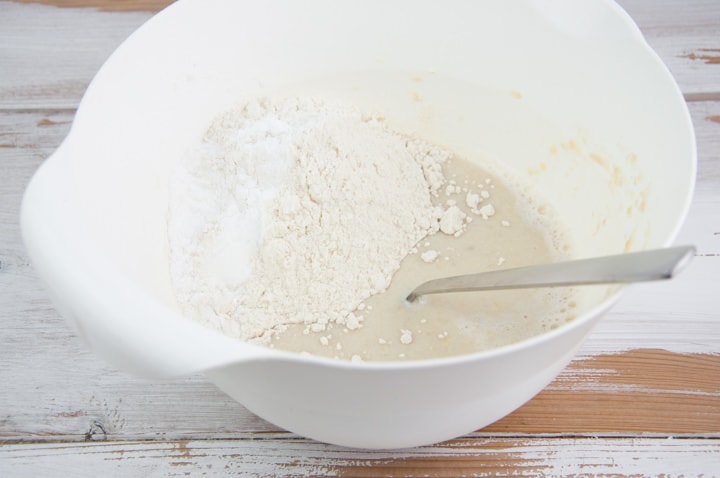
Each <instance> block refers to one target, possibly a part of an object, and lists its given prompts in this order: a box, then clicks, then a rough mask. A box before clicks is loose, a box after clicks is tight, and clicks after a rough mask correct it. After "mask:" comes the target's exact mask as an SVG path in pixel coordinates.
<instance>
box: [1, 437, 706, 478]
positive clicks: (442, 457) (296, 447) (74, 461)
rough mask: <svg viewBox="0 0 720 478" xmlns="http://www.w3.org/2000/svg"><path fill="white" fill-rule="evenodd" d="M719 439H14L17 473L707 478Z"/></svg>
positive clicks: (9, 466) (10, 460) (10, 454)
mask: <svg viewBox="0 0 720 478" xmlns="http://www.w3.org/2000/svg"><path fill="white" fill-rule="evenodd" d="M718 452H720V449H719V448H718V444H717V441H715V440H707V439H702V438H682V439H668V438H643V439H638V438H627V437H616V438H583V437H548V438H540V439H534V438H532V437H505V438H503V437H480V436H477V437H474V436H470V437H466V438H462V439H457V440H452V441H449V442H446V443H443V444H440V445H436V446H430V447H419V448H414V449H412V450H397V451H393V452H373V451H362V450H347V449H343V448H338V447H334V446H328V445H323V444H320V443H317V442H313V441H311V440H305V439H301V438H297V437H294V436H291V435H288V434H267V435H266V436H264V437H258V438H257V439H255V440H215V441H197V440H179V441H163V440H158V441H128V442H123V443H107V442H91V443H82V444H72V445H68V444H62V443H48V444H27V445H6V446H4V447H1V448H0V463H2V465H0V466H3V467H4V468H5V471H6V472H8V473H9V474H10V476H14V473H15V472H16V471H19V472H23V470H24V469H25V466H24V464H25V463H33V464H34V469H35V471H37V472H38V473H39V475H38V476H49V475H55V474H56V475H57V476H75V477H95V476H97V473H98V472H99V471H100V470H102V474H103V476H104V477H106V478H111V477H135V476H137V477H141V476H142V477H145V476H195V475H198V476H200V475H203V476H204V475H208V476H284V477H308V476H340V477H374V476H385V477H394V476H398V477H401V476H402V477H458V476H528V477H530V476H532V477H537V476H691V475H692V476H700V474H701V473H688V470H697V471H699V472H706V473H707V476H713V470H718V469H720V454H719V453H718Z"/></svg>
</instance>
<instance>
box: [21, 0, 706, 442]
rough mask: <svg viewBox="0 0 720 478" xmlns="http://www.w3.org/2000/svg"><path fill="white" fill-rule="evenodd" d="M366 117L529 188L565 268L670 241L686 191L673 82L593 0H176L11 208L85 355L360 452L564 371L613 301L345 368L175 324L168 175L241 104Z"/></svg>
mask: <svg viewBox="0 0 720 478" xmlns="http://www.w3.org/2000/svg"><path fill="white" fill-rule="evenodd" d="M269 94H293V95H313V96H322V97H327V98H330V99H335V100H341V101H349V102H352V103H355V104H357V105H358V106H359V107H361V108H373V109H374V110H379V111H382V112H383V113H384V114H385V116H386V118H387V121H388V122H389V123H390V124H391V125H394V126H396V127H397V128H398V129H403V130H412V131H415V132H416V133H417V135H418V136H420V137H422V138H425V139H427V140H430V141H433V142H436V143H438V144H442V145H444V146H446V147H448V148H450V149H451V150H453V151H455V152H456V153H458V154H460V155H462V156H465V157H467V158H469V159H470V160H478V158H486V159H488V158H489V159H490V160H492V161H493V162H494V163H495V164H496V166H497V167H498V168H499V169H498V170H503V171H505V172H507V173H508V174H511V175H513V176H514V177H515V178H516V179H517V180H519V181H521V182H525V183H527V184H531V185H532V186H531V187H532V191H531V192H532V194H537V195H538V196H539V197H542V201H543V202H546V203H548V204H549V205H551V206H552V208H553V209H554V210H555V212H556V213H557V216H558V217H559V218H560V219H561V220H562V222H564V223H565V224H568V225H570V226H571V227H570V229H571V231H570V232H571V240H572V242H573V243H574V244H575V246H576V248H577V251H578V255H579V256H593V255H602V254H609V253H619V252H622V251H624V250H642V249H646V248H656V247H661V246H665V245H668V244H670V243H671V242H672V240H673V238H674V237H675V235H676V232H677V231H678V228H679V227H680V225H681V223H682V221H683V219H684V217H685V214H686V211H687V209H688V205H689V202H690V199H691V195H692V189H693V184H694V178H695V165H696V152H695V143H694V136H693V130H692V125H691V121H690V118H689V115H688V111H687V108H686V106H685V103H684V101H683V97H682V95H681V93H680V91H679V90H678V87H677V86H676V84H675V83H674V81H673V79H672V77H671V75H670V74H669V72H668V71H667V69H666V68H665V67H664V66H663V64H662V63H661V61H660V60H659V59H658V57H657V56H656V55H655V54H654V53H653V52H652V51H651V49H650V48H649V47H648V45H647V44H646V43H645V41H644V40H643V38H642V35H641V34H640V32H639V30H638V29H637V27H636V26H635V25H634V24H633V22H632V21H631V20H630V18H629V17H628V16H627V15H626V14H625V13H624V12H623V11H622V10H621V9H620V8H619V7H618V6H617V5H615V4H614V3H612V2H610V1H606V0H592V1H590V0H586V1H582V2H578V1H574V0H557V1H540V0H536V1H533V0H524V1H521V0H517V1H513V2H507V1H504V0H497V1H482V2H478V1H471V0H467V1H461V0H456V1H447V2H436V1H416V0H397V1H393V2H386V1H380V0H346V1H335V0H311V1H304V2H295V1H291V0H270V1H263V2H252V1H235V0H180V1H179V2H177V3H175V4H173V5H171V6H170V7H169V8H167V9H166V10H164V11H162V12H160V13H159V14H158V15H156V16H155V17H154V18H153V19H151V20H150V21H149V22H148V23H147V24H145V25H144V26H143V27H141V28H140V29H139V30H138V31H137V32H135V33H134V34H133V35H132V36H131V37H130V38H129V39H128V40H127V41H126V42H125V43H124V44H123V45H122V46H121V47H120V48H118V50H117V51H116V52H115V53H114V54H113V55H112V56H111V58H110V59H109V60H108V61H107V63H106V64H105V65H104V66H103V67H102V69H101V70H100V72H99V73H98V75H97V76H96V78H95V79H94V81H93V82H92V84H91V85H90V87H89V88H88V90H87V93H86V95H85V97H84V98H83V100H82V104H81V106H80V108H79V109H78V112H77V115H76V118H75V121H74V124H73V127H72V130H71V132H70V134H69V135H68V137H67V139H66V140H65V141H64V142H63V144H62V145H61V146H60V148H59V149H58V150H57V152H55V154H53V155H52V157H51V158H49V159H48V160H47V161H46V162H45V163H44V164H43V165H42V167H41V168H40V169H39V170H38V172H37V174H36V175H35V177H34V178H33V180H32V182H31V184H30V185H29V187H28V189H27V192H26V196H25V199H24V203H23V210H22V228H23V234H24V239H25V241H26V245H27V249H28V251H29V254H30V257H31V259H32V261H33V263H34V265H35V267H36V269H37V271H38V273H39V274H40V275H41V276H42V277H43V279H44V280H45V281H46V282H47V284H48V285H49V289H50V290H51V292H52V294H53V296H54V299H55V301H56V303H57V307H58V309H59V310H60V311H61V312H62V313H63V315H65V316H66V317H67V318H68V319H70V321H71V322H72V323H73V324H75V326H76V328H77V331H78V333H79V334H80V335H81V336H83V337H84V338H85V339H86V340H87V342H88V343H89V344H90V346H91V347H92V349H93V350H94V351H95V352H96V353H97V354H98V355H100V356H102V357H104V358H105V359H107V360H108V361H110V362H111V363H113V364H115V365H116V366H117V367H120V368H122V369H125V370H129V371H132V372H135V373H138V374H141V375H145V376H152V377H173V376H179V375H184V374H191V373H196V372H202V373H204V374H206V375H207V376H208V377H209V379H210V380H212V381H213V382H214V383H216V384H217V385H218V386H219V387H220V388H221V389H222V390H224V391H226V392H227V393H228V394H230V395H231V396H232V397H234V398H235V399H237V400H238V401H239V402H240V403H242V404H243V405H245V406H246V407H247V408H248V409H250V410H252V411H253V412H255V413H257V414H258V415H260V416H261V417H263V418H265V419H267V420H269V421H270V422H272V423H275V424H277V425H279V426H281V427H284V428H286V429H288V430H291V431H294V432H297V433H299V434H302V435H305V436H308V437H312V438H316V439H318V440H322V441H325V442H330V443H335V444H340V445H347V446H353V447H365V448H396V447H408V446H414V445H422V444H429V443H433V442H438V441H441V440H445V439H449V438H452V437H455V436H459V435H461V434H464V433H467V432H470V431H473V430H475V429H478V428H480V427H483V426H485V425H487V424H489V423H491V422H493V421H495V420H497V419H499V418H501V417H502V416H504V415H506V414H508V413H509V412H511V411H512V410H514V409H515V408H517V407H519V406H520V405H522V404H523V403H524V402H526V401H527V400H529V399H530V398H531V397H533V396H534V395H535V394H536V393H537V392H539V391H540V390H541V389H542V388H543V387H544V386H545V385H547V384H548V383H549V382H550V381H551V380H552V379H553V378H554V377H555V376H556V375H557V374H558V373H559V372H560V370H561V369H562V368H563V367H564V366H565V365H566V364H567V363H568V361H569V360H570V359H571V358H572V357H573V354H575V352H576V351H577V350H578V348H579V347H580V345H581V344H582V342H583V340H584V338H585V337H586V336H587V335H588V333H589V332H590V330H591V329H592V327H593V326H594V325H595V323H596V322H597V321H598V320H599V319H600V317H601V315H602V314H603V313H604V312H606V311H607V310H608V308H609V307H610V306H611V305H612V304H613V303H614V302H615V301H616V299H617V297H618V293H617V291H610V290H609V289H606V288H597V287H595V288H592V289H588V290H589V291H590V292H588V294H590V296H591V299H592V300H593V301H594V302H595V303H596V304H597V305H596V306H594V307H592V308H591V310H588V311H586V312H585V313H584V314H582V315H581V316H580V317H578V318H577V319H576V320H575V321H573V322H571V323H569V324H567V325H564V326H562V327H560V328H558V329H556V330H554V331H552V332H549V333H547V334H545V335H542V336H538V337H534V338H532V339H529V340H525V341H523V342H520V343H516V344H513V345H510V346H506V347H502V348H498V349H495V350H492V351H488V352H482V353H476V354H472V355H465V356H460V357H456V358H448V359H438V360H426V361H414V362H404V363H400V362H398V363H349V362H340V361H333V360H329V359H323V358H318V357H308V356H300V355H297V354H290V353H284V352H280V351H276V350H271V349H267V348H262V347H257V346H253V345H250V344H246V343H242V342H239V341H236V340H233V339H230V338H228V337H225V336H222V335H220V334H219V333H216V332H214V331H212V330H209V329H205V328H203V327H201V326H199V325H197V324H196V323H194V322H193V321H191V320H189V319H187V318H185V317H183V316H181V315H180V314H179V313H178V311H177V307H176V305H175V300H174V298H173V294H172V291H171V287H170V279H169V272H168V255H167V231H166V212H167V204H168V191H167V190H168V172H169V170H170V169H171V166H172V164H173V162H174V161H176V160H177V159H178V158H179V157H180V156H182V154H183V152H184V151H186V150H187V149H188V148H189V147H191V146H192V145H193V144H195V143H196V142H197V141H199V139H200V138H201V136H202V134H203V132H204V130H205V129H206V128H207V126H208V125H209V123H210V121H211V120H212V118H213V117H214V116H215V115H216V114H217V113H218V112H219V111H221V110H223V109H225V108H227V107H228V105H230V104H232V103H233V102H235V101H236V100H239V99H241V98H244V97H251V96H260V95H269Z"/></svg>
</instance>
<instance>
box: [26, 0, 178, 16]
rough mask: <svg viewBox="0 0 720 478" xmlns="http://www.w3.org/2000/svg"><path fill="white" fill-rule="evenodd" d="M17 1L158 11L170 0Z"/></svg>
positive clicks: (131, 10)
mask: <svg viewBox="0 0 720 478" xmlns="http://www.w3.org/2000/svg"><path fill="white" fill-rule="evenodd" d="M14 1H16V2H17V3H39V4H43V5H52V6H56V7H62V8H95V9H97V10H100V11H104V12H153V13H154V12H159V11H160V10H162V9H163V8H165V7H167V6H168V5H170V4H171V3H173V2H172V1H171V0H14Z"/></svg>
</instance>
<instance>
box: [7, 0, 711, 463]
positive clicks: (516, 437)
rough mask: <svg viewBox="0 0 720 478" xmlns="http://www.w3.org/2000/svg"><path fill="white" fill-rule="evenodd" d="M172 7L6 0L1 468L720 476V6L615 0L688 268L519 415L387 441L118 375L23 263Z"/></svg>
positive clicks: (209, 391)
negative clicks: (627, 26)
mask: <svg viewBox="0 0 720 478" xmlns="http://www.w3.org/2000/svg"><path fill="white" fill-rule="evenodd" d="M38 3H51V4H52V3H54V4H58V5H62V6H65V7H69V8H56V7H54V6H48V5H40V4H38ZM167 3H169V1H168V0H127V1H120V0H117V1H111V0H57V1H54V2H53V1H47V2H34V3H31V2H22V3H14V2H7V1H0V168H1V170H0V477H11V476H33V477H35V476H88V477H90V476H93V477H94V476H103V477H114V476H118V477H120V476H123V477H134V476H138V477H140V476H188V475H208V476H238V475H239V476H274V475H280V476H315V475H333V476H337V475H342V476H376V475H377V476H380V475H382V476H488V475H516V476H517V475H519V476H538V475H585V476H590V475H606V476H607V475H613V476H631V475H632V476H635V475H646V476H648V475H656V476H680V475H684V476H700V475H704V476H720V2H718V1H717V0H692V1H684V0H622V1H621V4H622V5H623V6H624V7H625V8H626V9H627V10H628V12H629V13H630V14H631V15H632V16H633V18H634V19H635V20H636V21H637V22H638V24H639V26H640V27H641V29H642V30H643V32H644V33H645V35H646V36H647V38H648V41H649V42H650V43H651V45H652V46H653V47H654V48H655V49H656V50H657V52H658V53H659V54H660V56H661V57H662V58H663V60H664V61H665V62H666V64H667V65H668V66H669V68H670V69H671V70H672V72H673V74H674V75H675V77H676V78H677V80H678V82H679V84H680V86H681V88H682V90H683V92H684V94H685V97H686V99H687V101H688V105H689V107H690V111H691V113H692V117H693V120H694V122H695V128H696V131H697V139H698V148H699V155H700V162H699V174H698V183H697V193H696V196H695V199H694V202H693V205H692V209H691V211H690V215H689V217H688V219H687V222H686V224H685V227H684V228H683V230H682V233H681V235H680V238H679V240H678V243H694V244H696V245H697V248H698V254H697V257H696V258H695V260H694V261H693V263H692V264H691V266H690V267H689V269H688V270H687V271H686V272H685V273H684V274H683V275H681V277H679V278H678V279H677V280H675V281H672V282H670V283H663V284H653V285H649V286H645V285H638V286H634V287H633V288H632V289H631V290H630V291H629V292H628V294H627V295H626V296H625V297H624V299H623V300H622V301H621V303H620V304H619V305H618V306H617V307H615V308H614V309H613V311H612V312H611V313H610V314H609V316H607V317H606V318H605V319H604V320H603V321H602V322H601V325H600V326H599V327H598V328H597V329H596V330H595V332H594V333H593V335H592V336H591V338H590V339H589V340H588V342H587V343H586V345H585V346H584V347H583V349H582V351H581V353H580V354H579V355H578V357H577V358H576V359H575V360H574V361H573V362H572V364H571V365H570V366H569V367H568V368H567V369H566V370H565V371H564V372H563V373H562V374H561V375H560V376H559V377H558V378H557V380H555V381H554V382H553V383H552V384H551V385H550V386H549V387H547V389H546V390H544V391H543V392H542V393H540V394H539V395H538V396H537V397H536V398H535V399H533V400H532V401H530V402H529V403H528V404H526V405H525V406H523V407H522V408H520V409H519V410H517V411H516V412H515V413H513V414H511V415H510V416H508V417H506V418H504V419H502V420H500V421H498V422H497V423H495V424H493V425H491V426H489V427H487V428H485V429H483V430H478V431H477V432H475V433H472V434H470V435H468V436H465V437H462V438H459V439H456V440H452V441H449V442H446V443H442V444H439V445H436V446H428V447H421V448H416V449H410V450H402V451H393V452H369V451H356V450H348V449H342V448H338V447H334V446H328V445H324V444H320V443H317V442H314V441H312V440H308V439H304V438H301V437H298V436H296V435H293V434H291V433H288V432H285V431H283V430H280V429H278V428H276V427H274V426H273V425H270V424H268V423H266V422H265V421H263V420H261V419H259V418H257V417H255V416H254V415H252V414H251V413H250V412H248V411H247V410H245V409H244V408H243V407H242V406H241V405H239V404H237V403H235V402H233V401H232V400H230V399H229V398H227V397H226V396H225V395H224V394H222V393H221V392H219V391H218V390H216V389H215V387H214V386H213V385H211V384H210V383H208V382H207V381H206V380H205V379H204V378H203V377H201V376H193V377H190V378H187V379H184V380H176V381H170V382H150V381H143V380H139V379H136V378H134V377H132V376H129V375H127V374H125V373H122V372H119V371H117V370H115V369H113V368H111V367H110V366H108V365H106V364H105V363H103V362H101V361H100V360H98V359H97V358H96V357H95V356H93V355H92V354H91V353H90V352H88V351H87V349H86V348H85V347H84V346H83V345H82V344H81V343H80V341H79V340H78V339H77V338H76V337H75V336H73V334H72V333H71V332H70V329H69V328H68V327H66V325H65V323H64V321H63V320H62V319H61V318H60V317H59V316H58V314H57V313H56V311H55V310H54V309H53V308H52V306H51V304H50V302H49V300H48V296H47V294H46V293H45V291H44V290H43V288H42V286H41V285H40V284H39V283H38V280H37V279H36V276H35V273H34V272H33V269H32V267H31V266H30V265H29V264H28V259H27V257H26V254H25V251H24V248H23V245H22V243H21V239H20V233H19V227H18V211H19V205H20V199H21V195H22V192H23V190H24V188H25V185H26V184H27V181H28V180H29V178H30V176H31V175H32V173H33V172H34V171H35V169H36V168H37V167H38V165H39V164H40V163H41V162H42V161H43V160H44V159H45V158H46V157H47V156H48V155H50V154H51V153H52V152H53V150H54V149H55V148H56V147H57V146H58V145H59V144H60V142H61V141H62V139H63V137H64V136H65V135H66V134H67V132H68V129H69V127H70V123H71V121H72V119H73V115H74V113H75V109H76V106H77V104H78V101H79V99H80V97H81V95H82V93H83V91H84V89H85V88H86V86H87V84H88V82H89V81H90V79H91V78H92V76H93V74H94V73H95V72H96V71H97V69H98V68H99V67H100V65H101V64H102V62H103V61H104V59H105V58H106V57H107V56H108V55H109V54H110V53H111V51H112V50H113V49H114V48H115V47H116V46H117V45H118V44H119V43H120V42H121V41H122V40H123V39H124V38H125V37H126V36H127V35H128V34H130V33H131V32H132V31H133V30H134V29H135V28H136V27H137V26H139V25H140V24H141V23H142V22H144V21H145V20H147V19H148V18H149V17H150V16H151V15H152V12H154V11H156V10H158V9H160V8H161V7H163V6H164V5H165V4H167ZM658 139H660V138H658Z"/></svg>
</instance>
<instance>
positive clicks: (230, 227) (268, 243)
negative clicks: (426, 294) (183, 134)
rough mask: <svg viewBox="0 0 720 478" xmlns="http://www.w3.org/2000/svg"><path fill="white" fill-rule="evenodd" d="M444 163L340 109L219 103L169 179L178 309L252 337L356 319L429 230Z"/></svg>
mask: <svg viewBox="0 0 720 478" xmlns="http://www.w3.org/2000/svg"><path fill="white" fill-rule="evenodd" d="M450 157H451V154H450V153H449V152H447V151H445V150H443V149H441V148H438V147H437V146H433V145H430V144H427V143H425V142H423V141H420V140H417V139H414V138H412V137H410V136H407V135H402V134H399V133H397V132H394V131H392V130H391V129H390V128H388V126H387V125H386V124H385V123H384V122H383V121H382V120H381V119H379V118H375V117H368V116H364V115H363V114H361V113H360V112H358V111H357V110H355V109H353V108H349V107H346V106H340V105H333V104H328V103H325V102H321V101H316V100H310V99H268V98H265V99H259V100H254V101H250V102H248V103H246V104H244V105H242V106H240V107H237V108H234V109H232V110H229V111H227V112H226V113H224V114H223V115H221V116H220V117H218V118H216V120H215V121H214V123H213V124H212V125H211V127H210V129H209V130H208V131H207V133H206V135H205V137H204V139H203V141H202V144H201V145H199V146H198V147H197V148H195V149H194V150H193V151H191V152H190V154H188V157H187V158H185V160H184V161H183V162H182V164H181V165H180V166H178V168H177V170H176V171H175V172H174V173H173V175H172V177H171V184H170V198H169V199H170V203H169V211H168V240H169V250H170V274H171V279H172V282H173V286H174V288H175V292H176V297H177V301H178V304H179V306H180V308H181V310H182V312H183V313H184V314H186V315H188V316H190V317H192V318H193V319H195V320H197V321H199V322H200V323H203V324H205V325H208V326H211V327H214V328H216V329H218V330H220V331H222V332H223V333H225V334H227V335H230V336H234V337H237V338H239V339H243V340H254V341H257V342H262V343H266V342H267V341H268V339H269V338H270V337H271V335H272V333H274V332H277V331H280V330H283V328H284V327H285V326H288V325H291V324H308V325H309V326H312V327H313V330H323V328H324V326H325V325H327V324H329V323H338V324H346V323H348V321H349V322H350V324H351V325H352V326H353V327H356V326H359V324H360V325H361V323H362V315H361V312H359V311H358V306H360V305H361V304H362V302H363V301H364V300H365V299H367V298H368V297H370V296H371V295H373V294H377V293H379V292H383V291H384V290H385V289H386V288H387V287H388V285H389V283H390V280H391V278H392V276H393V274H394V272H395V271H397V269H398V268H399V267H400V262H401V261H402V259H403V258H404V257H405V256H406V255H407V254H408V253H409V252H410V251H411V250H412V249H413V247H414V246H415V244H416V243H417V242H418V241H420V240H422V239H423V238H424V237H426V236H427V235H429V234H434V233H435V232H437V231H438V229H439V227H440V219H441V218H442V216H443V214H444V212H445V211H444V210H443V209H442V208H440V207H436V206H434V205H433V203H432V198H433V197H434V196H437V194H438V191H439V190H440V188H441V187H442V186H443V185H444V184H445V178H444V177H443V173H442V165H443V163H444V162H445V161H447V160H448V159H449V158H450Z"/></svg>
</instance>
